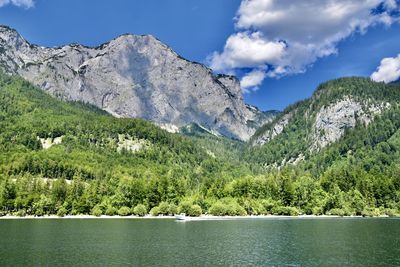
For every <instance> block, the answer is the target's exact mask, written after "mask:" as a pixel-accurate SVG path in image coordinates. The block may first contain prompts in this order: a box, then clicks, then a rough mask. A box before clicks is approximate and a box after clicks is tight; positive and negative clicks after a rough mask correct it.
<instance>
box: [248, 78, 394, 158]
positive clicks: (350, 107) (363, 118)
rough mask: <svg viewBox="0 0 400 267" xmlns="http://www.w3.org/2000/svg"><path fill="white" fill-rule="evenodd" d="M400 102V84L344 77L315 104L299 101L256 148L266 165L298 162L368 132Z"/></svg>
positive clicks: (260, 134)
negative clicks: (350, 135) (356, 132)
mask: <svg viewBox="0 0 400 267" xmlns="http://www.w3.org/2000/svg"><path fill="white" fill-rule="evenodd" d="M399 101H400V89H399V87H398V86H396V85H385V84H383V83H375V82H373V81H371V80H369V79H366V78H342V79H337V80H332V81H329V82H326V83H324V84H322V85H320V86H319V87H318V89H317V90H316V91H315V93H314V94H313V96H312V97H311V98H310V99H307V100H304V101H301V102H298V103H296V104H294V105H292V106H290V107H288V108H287V109H285V111H284V112H283V113H282V114H281V115H279V116H278V117H277V118H276V119H275V120H274V121H273V122H271V123H267V124H266V125H264V126H263V127H261V128H260V129H259V130H258V131H257V132H256V134H255V135H254V136H253V137H252V138H251V143H252V144H253V145H254V146H256V147H259V146H261V147H260V148H257V149H256V150H258V151H259V153H261V154H264V156H261V155H259V157H260V160H265V164H267V165H270V164H277V165H278V166H279V165H282V164H283V165H285V163H286V162H291V163H298V162H299V161H300V160H302V159H304V158H308V157H309V156H310V155H313V154H317V153H318V151H322V150H323V149H324V148H326V147H329V146H330V145H332V144H334V143H336V142H341V141H342V140H343V138H345V137H346V134H347V133H348V132H349V131H350V130H351V129H355V128H357V127H359V126H360V127H364V128H366V127H367V128H368V127H369V126H371V125H372V124H373V122H374V121H375V119H376V118H380V116H383V115H384V114H386V113H387V112H390V111H392V110H395V109H396V108H397V107H398V105H399Z"/></svg>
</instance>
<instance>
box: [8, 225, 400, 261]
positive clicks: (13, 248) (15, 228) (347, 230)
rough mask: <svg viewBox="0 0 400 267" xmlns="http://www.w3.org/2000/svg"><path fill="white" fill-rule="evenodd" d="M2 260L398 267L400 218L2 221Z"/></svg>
mask: <svg viewBox="0 0 400 267" xmlns="http://www.w3.org/2000/svg"><path fill="white" fill-rule="evenodd" d="M0 236H1V239H0V265H2V266H3V265H13V266H15V265H24V266H26V265H49V266H55V265H62V266H66V265H67V266H71V265H73V266H77V265H81V266H87V265H147V266H215V265H223V266H400V219H390V218H385V219H351V218H335V219H334V218H329V219H322V218H320V219H297V218H293V219H292V218H285V219H241V220H231V221H191V222H177V221H174V220H140V219H109V220H104V219H89V220H88V219H71V220H70V219H60V220H57V219H55V220H0Z"/></svg>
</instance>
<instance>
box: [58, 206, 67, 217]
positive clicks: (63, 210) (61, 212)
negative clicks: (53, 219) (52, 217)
mask: <svg viewBox="0 0 400 267" xmlns="http://www.w3.org/2000/svg"><path fill="white" fill-rule="evenodd" d="M65 215H67V209H66V208H64V207H60V208H59V209H58V211H57V216H58V217H64V216H65Z"/></svg>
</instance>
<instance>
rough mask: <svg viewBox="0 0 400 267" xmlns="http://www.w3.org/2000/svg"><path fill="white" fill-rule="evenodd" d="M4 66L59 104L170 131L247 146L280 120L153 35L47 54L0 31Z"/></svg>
mask: <svg viewBox="0 0 400 267" xmlns="http://www.w3.org/2000/svg"><path fill="white" fill-rule="evenodd" d="M0 65H1V66H2V68H3V69H4V71H5V72H6V73H10V74H18V75H20V76H21V77H23V78H25V79H26V80H28V81H30V82H32V83H33V84H35V85H37V86H39V87H40V88H41V89H42V90H44V91H45V92H48V93H50V94H51V95H53V96H56V97H58V98H61V99H64V100H69V101H83V102H85V103H90V104H92V105H95V106H97V107H99V108H101V109H103V110H105V111H107V112H109V113H110V114H112V115H113V116H115V117H124V118H142V119H145V120H149V121H152V122H154V123H156V124H158V125H160V126H161V127H164V128H165V129H167V130H170V131H177V130H178V129H179V128H180V127H183V126H186V125H189V124H192V123H196V124H198V125H199V126H201V127H203V128H206V129H208V130H209V131H210V132H213V133H215V134H217V135H218V134H219V135H224V136H227V137H231V138H234V139H239V140H244V141H246V140H248V139H249V138H250V136H252V135H253V134H254V132H255V130H256V129H257V128H258V127H259V126H261V125H262V124H264V123H265V122H268V121H270V120H271V119H272V118H273V117H274V116H271V114H270V115H268V116H265V115H264V114H263V113H262V112H261V111H259V110H258V109H256V108H254V107H251V106H248V105H246V104H245V103H244V101H243V96H242V91H241V88H240V83H239V81H238V80H237V78H236V77H234V76H227V75H214V74H213V73H212V71H211V70H210V69H209V68H207V67H205V66H204V65H202V64H199V63H196V62H191V61H188V60H186V59H184V58H182V57H181V56H179V55H178V54H176V53H175V52H174V51H173V50H172V49H171V48H169V47H168V46H167V45H165V44H163V43H161V42H160V41H159V40H157V39H156V38H154V37H153V36H151V35H143V36H137V35H131V34H126V35H122V36H119V37H117V38H115V39H113V40H111V41H110V42H108V43H105V44H102V45H100V46H98V47H86V46H83V45H79V44H71V45H66V46H63V47H57V48H45V47H41V46H37V45H33V44H30V43H29V42H27V41H26V40H25V39H24V38H23V37H22V36H21V35H20V34H19V33H18V32H17V31H15V30H14V29H11V28H9V27H6V26H1V27H0Z"/></svg>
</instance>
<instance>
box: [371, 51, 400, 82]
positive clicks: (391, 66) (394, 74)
mask: <svg viewBox="0 0 400 267" xmlns="http://www.w3.org/2000/svg"><path fill="white" fill-rule="evenodd" d="M399 78H400V54H399V55H397V57H388V58H384V59H382V61H381V64H380V65H379V67H378V68H377V69H376V71H375V72H374V73H372V75H371V79H372V80H374V81H377V82H385V83H390V82H394V81H397V80H398V79H399Z"/></svg>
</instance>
